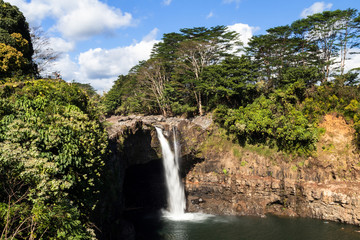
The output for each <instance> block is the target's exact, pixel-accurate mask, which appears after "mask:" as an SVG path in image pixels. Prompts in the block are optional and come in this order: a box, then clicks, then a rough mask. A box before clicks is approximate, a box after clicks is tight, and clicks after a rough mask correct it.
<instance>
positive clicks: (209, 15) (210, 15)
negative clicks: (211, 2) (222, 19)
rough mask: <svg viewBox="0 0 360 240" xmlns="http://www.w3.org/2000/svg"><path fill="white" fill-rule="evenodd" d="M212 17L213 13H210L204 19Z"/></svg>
mask: <svg viewBox="0 0 360 240" xmlns="http://www.w3.org/2000/svg"><path fill="white" fill-rule="evenodd" d="M213 16H214V13H213V11H211V12H210V13H209V14H208V15H207V16H206V19H209V18H212V17H213Z"/></svg>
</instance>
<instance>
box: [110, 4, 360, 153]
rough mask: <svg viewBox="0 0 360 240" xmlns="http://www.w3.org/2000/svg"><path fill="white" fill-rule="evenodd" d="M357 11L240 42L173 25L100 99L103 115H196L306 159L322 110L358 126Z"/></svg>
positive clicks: (220, 29)
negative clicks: (352, 63) (353, 63)
mask: <svg viewBox="0 0 360 240" xmlns="http://www.w3.org/2000/svg"><path fill="white" fill-rule="evenodd" d="M359 36H360V17H359V13H358V11H357V10H355V9H347V10H336V11H325V12H322V13H317V14H314V15H311V16H308V17H306V18H303V19H300V20H297V21H295V22H293V23H292V24H290V25H286V26H279V27H274V28H271V29H268V30H267V33H266V34H263V35H257V36H253V37H252V38H251V39H250V41H249V43H248V44H247V46H243V45H242V44H241V42H240V41H239V36H238V34H237V33H235V32H231V31H229V30H228V29H227V28H226V27H224V26H217V27H213V28H201V27H200V28H191V29H181V30H180V32H179V33H168V34H165V35H164V36H163V39H162V42H160V43H158V44H157V45H155V46H154V48H153V52H152V55H151V58H150V59H149V60H147V61H144V62H141V63H139V65H137V66H136V67H134V68H133V69H132V70H131V71H130V72H129V74H128V75H126V76H119V78H118V80H117V81H116V82H115V84H114V86H113V88H112V89H111V90H110V91H109V92H108V93H107V94H106V96H105V106H106V109H107V112H108V114H130V113H143V114H163V115H165V116H173V115H184V116H194V115H203V114H206V113H207V112H214V113H215V114H214V116H215V120H216V121H217V122H218V123H219V124H220V125H221V126H222V127H224V128H225V129H227V130H228V132H229V133H231V134H233V135H234V136H236V137H237V139H238V140H239V142H240V143H247V142H250V143H264V144H267V145H270V146H274V147H275V146H276V147H277V148H278V149H280V150H283V151H286V152H292V153H300V154H310V153H311V152H312V151H313V150H314V149H315V143H316V142H317V139H318V137H319V132H320V130H319V129H317V123H318V121H319V119H320V118H321V116H322V115H323V114H325V113H329V112H335V111H336V112H337V113H339V114H343V115H344V116H346V117H347V119H348V120H354V121H355V127H356V129H357V130H360V129H359V127H358V126H359V123H358V121H359V117H360V115H359V99H358V98H359V97H358V96H359V90H358V86H357V82H358V80H359V78H358V73H357V71H358V70H359V68H355V69H352V70H351V71H345V69H346V68H347V64H348V60H349V58H350V56H351V55H352V54H357V53H359V48H358V47H359V44H360V40H359Z"/></svg>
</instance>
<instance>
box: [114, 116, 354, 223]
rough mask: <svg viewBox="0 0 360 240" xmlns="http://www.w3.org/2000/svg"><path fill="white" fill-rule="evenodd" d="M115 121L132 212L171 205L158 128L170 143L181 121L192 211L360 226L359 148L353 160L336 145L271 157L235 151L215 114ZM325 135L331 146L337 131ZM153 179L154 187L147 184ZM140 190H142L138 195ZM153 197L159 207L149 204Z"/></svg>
mask: <svg viewBox="0 0 360 240" xmlns="http://www.w3.org/2000/svg"><path fill="white" fill-rule="evenodd" d="M109 122H110V123H112V125H111V127H109V129H108V130H109V134H110V137H111V139H113V141H116V142H118V145H119V146H122V147H121V149H118V152H120V153H121V154H120V156H119V157H118V159H120V160H119V161H122V162H123V164H124V167H125V169H127V170H126V171H124V176H126V177H125V179H123V180H122V181H123V182H124V181H125V185H124V190H122V191H123V192H122V194H123V199H125V201H124V203H123V205H122V206H123V211H125V213H127V212H129V211H131V209H140V208H148V209H149V208H150V209H151V208H153V209H159V208H162V207H166V204H165V198H164V188H161V181H163V179H161V177H160V175H161V176H162V172H161V171H162V168H161V167H160V165H159V163H160V159H161V151H160V146H159V142H158V140H157V136H156V132H155V129H154V126H158V127H161V128H162V129H163V130H164V133H165V135H167V138H168V139H169V140H170V141H172V139H173V138H172V134H173V127H174V126H176V131H177V136H178V140H180V144H181V155H182V156H181V175H182V178H183V182H184V185H185V191H186V196H187V210H188V211H190V212H198V211H202V212H205V213H212V214H227V215H230V214H231V215H258V216H264V215H265V214H276V215H287V216H300V217H312V218H319V219H326V220H333V221H340V222H344V223H350V224H356V225H360V179H358V178H359V177H358V176H360V166H358V165H357V162H359V159H358V158H357V157H356V156H355V154H353V153H351V157H349V156H350V155H348V156H347V157H346V159H340V160H336V159H339V158H338V156H339V155H337V153H336V152H335V151H333V149H330V150H331V158H329V160H328V161H327V160H326V156H327V155H326V152H321V153H319V156H322V157H319V158H308V159H301V160H299V161H301V164H300V163H299V161H297V163H296V162H292V160H286V159H281V156H277V155H276V154H275V155H271V156H268V157H265V156H263V155H261V154H259V153H256V152H254V151H251V150H246V149H242V150H241V154H240V155H239V154H235V150H236V149H238V148H240V147H239V146H238V145H237V146H236V149H235V150H234V148H235V147H234V146H235V145H234V144H232V143H231V141H229V142H228V143H226V144H225V145H224V144H223V145H224V146H223V145H221V143H220V142H219V141H218V139H216V138H214V137H213V136H214V135H216V134H219V133H218V129H216V128H214V127H211V126H210V124H211V123H212V121H211V117H198V118H196V119H193V120H187V119H180V118H168V119H165V118H164V117H162V116H145V117H141V116H128V117H112V118H110V119H109ZM329 125H331V124H329ZM332 134H336V132H335V133H332ZM347 134H349V133H347ZM325 137H327V138H326V142H325V141H324V144H327V145H326V146H330V140H331V138H330V136H325ZM209 139H211V140H209ZM210 141H212V142H210ZM344 146H345V145H344ZM346 146H347V144H346ZM318 148H319V149H323V148H321V147H318ZM340 150H341V151H343V150H342V149H340ZM340 150H339V152H340ZM324 151H325V150H324ZM349 151H351V149H350V150H349ZM339 163H341V165H340V164H339ZM349 169H350V170H349ZM150 181H154V182H155V184H151V183H149V185H146V184H145V183H148V182H150ZM156 186H157V187H156ZM145 188H146V189H149V192H146V191H144V189H145ZM137 191H141V192H142V193H141V194H139V195H138V194H137V193H136V192H137ZM157 194H159V195H157ZM146 196H148V197H149V198H152V199H153V202H155V204H153V205H150V206H149V205H147V204H148V203H147V202H142V201H143V199H144V198H146ZM157 196H159V197H157Z"/></svg>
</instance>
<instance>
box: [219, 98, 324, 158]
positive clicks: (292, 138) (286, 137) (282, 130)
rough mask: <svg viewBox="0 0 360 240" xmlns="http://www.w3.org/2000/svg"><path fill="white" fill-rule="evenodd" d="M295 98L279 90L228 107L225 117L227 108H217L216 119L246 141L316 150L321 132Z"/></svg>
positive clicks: (294, 149)
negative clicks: (243, 104) (296, 104)
mask: <svg viewBox="0 0 360 240" xmlns="http://www.w3.org/2000/svg"><path fill="white" fill-rule="evenodd" d="M293 98H294V95H293V93H291V94H287V93H286V92H282V91H277V92H275V93H273V94H271V95H270V96H269V97H265V96H261V97H259V98H257V99H256V100H255V101H254V102H253V103H252V104H248V105H247V106H246V107H240V108H239V109H229V110H228V111H227V113H226V115H225V116H224V114H225V113H224V109H223V108H222V109H218V110H217V111H216V114H215V118H216V119H217V121H218V122H220V123H222V124H223V126H224V127H225V128H226V129H227V130H228V131H229V132H230V133H232V134H235V135H236V136H237V137H238V140H239V142H241V143H243V144H245V143H249V144H259V143H261V144H267V145H269V146H276V147H277V148H278V149H279V150H283V151H286V152H294V153H298V154H310V153H311V152H312V151H314V150H315V143H316V142H317V138H318V134H319V132H318V130H317V128H316V126H314V125H312V124H311V123H310V122H309V120H308V119H307V118H306V117H305V116H304V114H303V113H302V112H301V111H299V110H297V109H296V107H295V105H294V103H292V101H293ZM219 118H220V119H219ZM223 119H225V120H223Z"/></svg>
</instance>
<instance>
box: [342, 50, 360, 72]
mask: <svg viewBox="0 0 360 240" xmlns="http://www.w3.org/2000/svg"><path fill="white" fill-rule="evenodd" d="M353 52H355V53H356V54H352V55H350V56H348V57H349V58H350V59H349V60H347V61H346V63H345V72H347V71H350V70H351V69H353V68H360V49H353Z"/></svg>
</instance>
